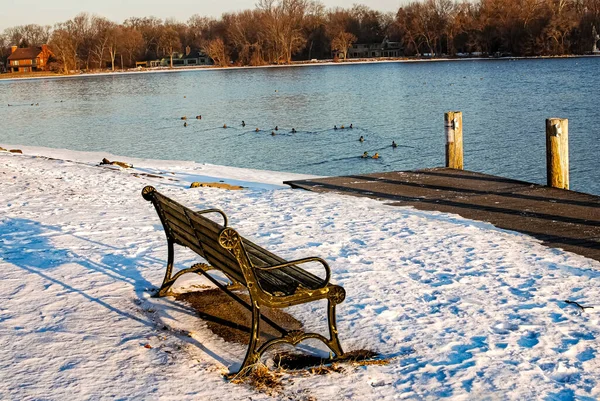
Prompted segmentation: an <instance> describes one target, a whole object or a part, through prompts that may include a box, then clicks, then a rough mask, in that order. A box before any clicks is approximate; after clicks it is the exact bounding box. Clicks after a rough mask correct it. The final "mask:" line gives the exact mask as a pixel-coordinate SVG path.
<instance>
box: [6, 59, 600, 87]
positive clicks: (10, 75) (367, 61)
mask: <svg viewBox="0 0 600 401" xmlns="http://www.w3.org/2000/svg"><path fill="white" fill-rule="evenodd" d="M595 57H599V58H600V54H587V55H585V54H583V55H563V56H535V57H464V58H398V59H357V60H356V61H338V62H334V61H332V60H321V61H315V62H311V61H298V62H293V63H292V64H279V65H277V64H274V65H260V66H232V67H215V66H205V67H175V68H166V67H154V68H143V69H141V70H136V69H130V70H126V71H98V72H82V73H79V74H53V73H40V75H35V76H31V75H28V76H18V74H19V73H5V74H0V82H1V81H24V80H35V79H59V78H80V77H94V76H109V75H132V74H151V73H168V72H171V73H172V72H181V71H217V70H242V69H260V68H289V67H311V66H312V67H316V66H331V65H353V64H379V63H428V62H453V61H454V62H455V61H512V60H546V59H565V58H595ZM14 75H17V76H14Z"/></svg>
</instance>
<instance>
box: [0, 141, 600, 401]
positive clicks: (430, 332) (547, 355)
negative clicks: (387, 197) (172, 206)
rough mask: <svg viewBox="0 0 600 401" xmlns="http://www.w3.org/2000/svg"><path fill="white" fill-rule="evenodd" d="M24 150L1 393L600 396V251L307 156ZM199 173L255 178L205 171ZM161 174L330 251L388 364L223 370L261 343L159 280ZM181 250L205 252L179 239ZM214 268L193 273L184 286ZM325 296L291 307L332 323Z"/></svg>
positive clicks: (7, 274)
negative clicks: (401, 191)
mask: <svg viewBox="0 0 600 401" xmlns="http://www.w3.org/2000/svg"><path fill="white" fill-rule="evenodd" d="M0 146H2V144H0ZM13 147H14V146H13ZM19 149H22V150H23V152H24V154H23V155H20V154H11V153H8V152H0V177H1V178H0V344H1V345H2V348H1V349H2V355H3V357H2V358H0V375H2V377H4V380H2V381H1V382H0V398H1V399H40V398H44V399H56V400H59V399H65V398H67V397H68V398H70V399H74V400H80V399H81V400H83V399H102V398H111V397H113V398H122V399H150V400H154V399H178V400H195V399H223V400H225V399H226V400H245V399H248V398H252V399H254V400H273V399H280V398H281V397H284V395H285V396H286V397H290V398H291V399H294V400H308V399H317V400H329V399H332V398H336V399H341V400H350V399H352V400H371V399H382V400H394V399H439V398H442V397H447V398H450V399H456V400H463V399H464V400H467V399H502V400H503V399H549V400H572V399H580V400H587V399H590V400H591V399H597V398H598V397H600V355H598V348H597V341H598V338H600V309H599V308H598V305H599V304H600V294H599V293H598V290H597V289H598V284H599V282H600V262H597V261H593V260H590V259H586V258H584V257H582V256H580V255H576V254H572V253H569V252H564V251H562V250H559V249H552V248H547V247H545V246H543V245H541V243H540V241H538V240H535V239H533V238H531V237H529V236H527V235H524V234H519V233H515V232H509V231H505V230H501V229H497V228H495V227H493V226H492V225H490V224H487V223H482V222H477V221H472V220H468V219H464V218H462V217H460V216H456V215H450V214H444V213H438V212H423V211H418V210H415V209H412V208H405V207H396V206H388V205H386V204H384V203H383V202H380V201H376V200H372V199H366V198H356V197H351V196H346V195H337V194H327V195H323V194H317V193H312V192H306V191H299V190H292V189H289V188H286V187H283V186H282V185H281V182H282V181H283V180H286V179H290V176H293V178H298V175H294V174H292V175H290V174H285V173H275V172H268V171H257V170H250V169H235V168H231V167H224V166H214V165H206V164H199V163H193V162H182V161H158V160H147V159H131V158H120V157H118V156H114V158H116V159H117V160H120V161H125V162H130V163H133V165H134V168H133V169H121V168H117V167H113V166H111V167H103V166H97V164H98V163H99V162H100V160H101V159H102V157H108V158H109V159H110V158H111V157H113V156H112V155H108V154H107V153H103V152H94V153H88V152H73V151H68V150H56V149H48V148H33V147H27V146H24V147H19ZM111 160H112V159H111ZM198 177H204V178H210V179H216V180H223V181H226V182H227V183H235V182H238V183H239V182H243V183H245V185H244V186H245V187H246V188H245V189H244V190H241V191H227V190H222V189H217V188H206V187H204V188H193V189H191V188H189V183H190V182H191V181H197V180H198ZM145 185H153V186H155V187H156V188H157V189H158V190H159V191H161V192H162V193H164V194H165V195H167V196H169V197H172V198H174V199H176V200H178V201H180V202H181V203H182V204H184V205H186V206H188V207H190V208H194V209H204V208H210V207H216V208H220V209H222V210H224V211H225V212H226V213H227V215H228V216H229V219H230V222H231V223H230V224H231V226H232V227H234V228H236V229H237V230H238V231H239V232H240V233H241V234H242V235H244V236H245V237H247V238H249V239H251V240H252V241H254V242H256V243H257V244H259V245H261V246H263V247H264V248H266V249H269V250H270V251H272V252H274V253H276V254H278V255H280V256H282V257H284V258H286V259H295V258H300V257H307V256H320V257H323V258H324V259H325V260H327V262H328V263H329V264H330V266H331V269H332V281H333V282H335V283H338V284H340V285H342V286H343V287H344V288H345V289H346V292H347V298H346V300H345V301H344V302H343V303H342V304H341V305H339V307H338V328H339V334H340V340H341V342H342V345H343V347H344V349H345V350H346V351H350V350H356V349H370V350H373V351H376V352H378V353H380V354H381V356H382V357H384V358H387V359H389V360H390V363H389V364H388V365H369V366H345V369H344V371H343V372H339V373H335V372H334V373H330V374H328V375H315V374H294V373H285V374H284V381H283V389H282V390H280V391H281V392H280V393H277V392H276V393H275V394H274V395H268V394H265V393H260V392H257V391H256V390H255V389H253V388H251V387H248V386H246V385H236V384H233V383H231V382H228V381H226V380H225V379H224V378H223V377H222V374H223V373H227V372H228V371H230V370H235V369H236V367H238V366H239V364H240V363H241V361H242V359H243V356H244V354H245V347H244V346H241V345H239V344H232V343H227V342H226V341H224V340H223V339H222V338H220V337H218V336H216V335H215V334H214V333H213V332H211V331H210V330H209V329H208V328H207V325H206V322H205V321H203V320H202V319H201V318H199V317H198V316H197V314H196V313H195V311H194V310H193V309H191V308H190V307H189V305H186V304H184V303H182V302H178V301H175V300H174V299H173V298H171V297H166V298H160V299H156V298H152V297H151V293H152V292H151V289H153V288H156V287H157V286H158V285H159V284H160V282H161V280H162V277H163V275H164V268H165V260H166V253H167V247H166V241H165V237H164V233H163V230H162V227H161V225H160V220H159V219H158V217H157V216H156V212H155V211H154V210H153V208H152V206H151V205H149V204H148V203H147V202H146V201H144V200H143V199H142V197H141V195H140V191H141V189H142V188H143V187H144V186H145ZM175 261H176V268H182V267H188V266H189V265H190V264H192V263H195V262H198V258H197V257H196V256H195V255H194V254H193V253H191V252H189V251H186V250H181V249H179V248H178V249H177V250H176V259H175ZM205 284H207V281H206V280H204V279H199V278H195V277H187V276H184V277H182V278H181V279H180V281H178V282H177V283H176V286H177V287H178V288H179V290H180V291H186V290H189V289H191V288H194V286H197V285H205ZM565 300H571V301H576V302H578V303H580V304H581V305H585V306H594V307H595V309H586V310H583V311H582V310H580V309H579V308H577V307H576V306H574V305H572V304H569V303H566V302H565ZM317 307H318V305H317V306H315V305H312V304H308V305H300V306H297V307H293V308H289V309H286V311H287V312H288V313H290V314H291V315H292V316H293V317H294V318H296V319H298V320H299V321H301V322H303V323H304V325H305V327H306V329H309V330H316V331H323V330H325V316H324V314H323V311H322V310H320V309H319V311H318V313H317V312H316V309H315V308H317ZM146 345H149V347H147V346H146ZM303 352H316V353H317V354H318V353H319V352H321V353H322V352H326V351H324V350H323V349H322V348H319V347H318V345H317V344H312V343H308V346H304V347H303Z"/></svg>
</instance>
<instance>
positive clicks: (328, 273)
mask: <svg viewBox="0 0 600 401" xmlns="http://www.w3.org/2000/svg"><path fill="white" fill-rule="evenodd" d="M308 262H319V263H321V264H322V265H323V267H324V268H325V279H323V287H325V286H326V285H327V284H328V283H329V279H330V278H331V269H330V268H329V265H328V264H327V262H325V260H323V259H321V258H317V257H312V258H303V259H298V260H292V261H291V262H286V263H281V264H279V265H274V266H264V267H259V266H254V267H253V268H254V269H257V270H277V269H281V268H284V267H290V266H294V265H299V264H302V263H308Z"/></svg>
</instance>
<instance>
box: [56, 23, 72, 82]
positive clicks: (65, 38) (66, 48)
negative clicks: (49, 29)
mask: <svg viewBox="0 0 600 401" xmlns="http://www.w3.org/2000/svg"><path fill="white" fill-rule="evenodd" d="M50 46H51V47H52V51H53V53H54V56H55V57H56V58H57V59H58V60H59V61H60V62H61V64H62V69H63V72H64V73H65V74H68V73H69V72H70V71H71V70H74V69H76V68H77V41H76V40H75V35H74V33H73V32H72V31H71V30H70V27H69V26H68V25H67V24H66V23H61V24H57V25H56V27H55V29H54V32H53V33H52V37H51V38H50Z"/></svg>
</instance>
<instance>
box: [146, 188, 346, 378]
mask: <svg viewBox="0 0 600 401" xmlns="http://www.w3.org/2000/svg"><path fill="white" fill-rule="evenodd" d="M155 193H156V189H155V188H154V187H151V186H146V187H145V188H144V189H143V190H142V196H143V197H144V199H146V200H147V201H150V202H152V203H153V204H154V206H155V208H156V211H157V213H158V215H159V217H160V219H161V222H162V224H163V228H164V230H165V234H166V236H167V246H168V256H167V269H166V273H165V277H164V280H163V283H162V285H161V287H160V290H159V291H158V294H157V296H158V297H163V296H166V295H168V292H169V289H170V288H171V286H172V285H173V284H174V283H175V280H177V279H178V278H179V277H180V276H182V275H183V274H186V273H198V274H201V275H203V276H204V277H206V278H207V279H208V280H209V281H211V282H212V283H213V284H215V285H216V286H217V287H219V288H220V289H221V290H223V291H224V292H225V293H226V294H228V295H229V296H231V297H232V298H233V299H235V300H236V301H237V302H239V303H240V304H241V305H243V306H244V307H245V308H247V309H248V310H250V311H252V325H251V331H250V342H249V344H248V350H247V352H246V356H245V358H244V361H243V363H242V366H241V368H240V370H239V372H238V375H240V376H244V375H246V374H248V373H249V372H250V368H251V367H252V366H253V365H254V364H256V363H257V362H259V361H260V358H261V356H262V355H263V354H264V353H265V352H266V351H267V350H268V349H269V348H271V347H272V346H274V345H276V344H281V343H287V344H291V345H293V346H296V345H298V344H299V343H300V342H302V341H304V340H306V339H310V338H314V339H317V340H320V341H322V342H323V343H324V344H325V345H327V347H329V349H331V351H332V352H333V353H334V354H335V355H336V356H337V357H340V356H342V355H343V354H344V352H343V350H342V346H341V344H340V341H339V339H338V330H337V325H336V316H335V309H336V305H338V304H340V303H342V302H343V301H344V299H345V297H346V292H345V291H344V289H343V288H342V287H340V286H337V285H332V284H330V283H329V279H330V277H331V270H330V268H329V265H328V264H327V262H326V261H325V260H323V259H321V258H317V257H311V258H304V259H298V260H294V261H291V262H286V263H280V264H275V265H271V266H254V265H253V264H252V262H251V259H250V257H249V256H248V253H247V251H246V249H245V246H244V242H245V241H246V240H244V238H243V237H241V236H240V235H239V234H238V232H237V231H236V230H234V229H233V228H231V227H227V222H228V221H227V216H226V215H225V213H224V212H223V211H221V210H218V209H207V210H202V211H192V210H190V209H187V208H185V207H183V209H184V211H185V214H186V217H188V219H189V214H191V213H193V214H195V215H196V216H201V215H203V214H207V213H218V214H220V215H221V216H222V217H223V221H224V226H223V228H222V229H221V231H220V233H219V234H218V239H217V240H218V243H219V244H220V245H221V247H222V248H223V250H225V251H226V252H229V253H230V254H231V255H233V257H234V258H235V260H236V261H237V264H238V266H237V268H238V269H239V270H241V273H242V274H243V277H244V279H245V281H246V283H245V284H242V283H240V282H238V281H237V280H235V279H234V278H232V277H231V276H230V275H229V274H227V272H225V271H223V270H222V269H218V268H217V267H215V266H212V265H209V264H205V263H197V264H195V265H193V266H191V267H190V268H187V269H183V270H180V271H178V272H177V273H175V274H173V262H174V244H175V239H174V238H173V235H172V233H171V232H170V229H169V225H168V216H166V214H165V213H163V212H162V211H161V207H162V206H161V205H160V204H159V202H158V201H157V200H156V199H155V196H154V195H155ZM161 196H162V197H164V198H167V197H165V196H164V195H162V194H161ZM167 199H169V198H167ZM169 200H170V201H172V200H171V199H169ZM172 202H173V201H172ZM203 218H204V217H203ZM207 220H208V219H207ZM209 221H210V222H212V220H209ZM212 223H213V224H214V222H212ZM189 228H191V229H193V230H194V231H197V229H196V227H195V226H194V225H193V224H191V223H190V226H189ZM197 234H198V233H197ZM202 235H207V233H202ZM199 237H200V235H196V239H197V241H198V244H199V245H200V247H202V241H201V240H200V239H199ZM180 245H181V244H180ZM256 247H257V248H259V249H261V250H262V248H260V247H258V246H256ZM194 251H195V250H194ZM195 252H196V253H197V254H198V255H199V256H201V257H203V258H206V257H205V255H202V254H200V253H199V252H197V251H195ZM265 252H266V251H265ZM308 262H319V263H321V264H322V265H323V268H324V269H325V273H326V277H325V279H324V280H323V285H322V286H321V288H317V289H308V288H304V287H302V286H301V285H299V286H298V288H297V289H296V291H295V292H294V293H293V294H291V295H278V294H273V293H270V292H268V291H266V290H264V289H263V288H262V287H261V284H260V282H259V280H258V278H257V277H256V275H255V271H256V270H262V271H273V270H277V269H282V268H286V267H295V268H296V269H297V270H301V269H300V268H299V267H298V265H300V264H303V263H308ZM211 269H216V270H220V271H222V272H223V273H225V275H226V276H227V277H228V278H229V279H230V280H231V281H232V285H229V286H225V285H223V284H221V283H219V282H218V281H217V280H216V279H215V278H214V277H212V276H211V275H209V274H208V271H209V270H211ZM239 286H242V287H246V288H247V289H248V293H249V296H250V305H249V304H248V303H246V302H245V301H244V300H243V299H241V298H240V297H239V296H237V295H236V294H235V293H233V292H232V291H231V289H232V287H239ZM275 292H277V291H275ZM321 299H327V321H328V327H329V338H326V337H324V336H323V335H321V334H318V333H307V332H303V331H300V330H292V331H288V330H286V329H284V328H282V327H281V326H279V325H278V324H277V323H275V322H273V321H272V320H271V319H268V318H267V317H266V316H263V315H262V314H261V307H262V306H266V307H270V308H286V307H289V306H293V305H299V304H304V303H308V302H312V301H317V300H321ZM261 320H264V321H265V323H267V324H269V325H270V326H272V327H273V328H275V329H276V330H277V331H278V332H279V333H280V334H281V336H280V337H278V338H274V339H271V340H269V341H266V342H265V343H264V344H262V345H260V344H259V342H260V321H261Z"/></svg>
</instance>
